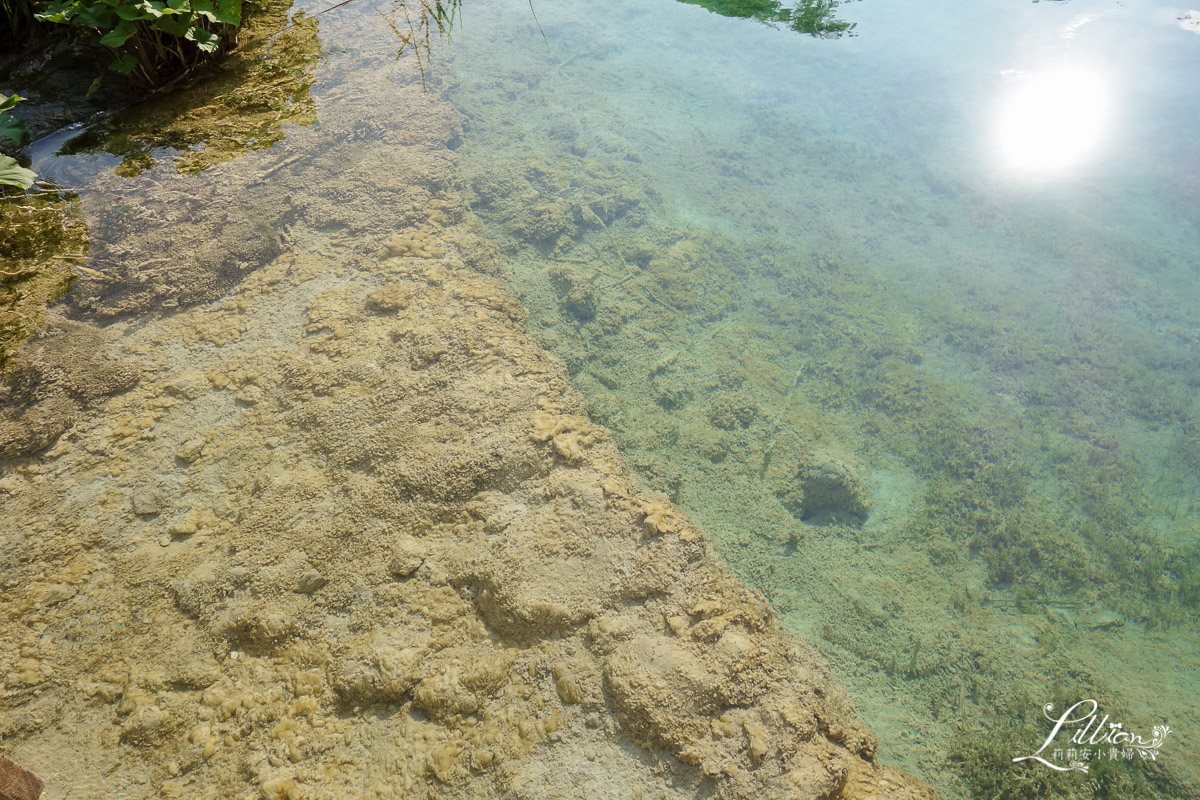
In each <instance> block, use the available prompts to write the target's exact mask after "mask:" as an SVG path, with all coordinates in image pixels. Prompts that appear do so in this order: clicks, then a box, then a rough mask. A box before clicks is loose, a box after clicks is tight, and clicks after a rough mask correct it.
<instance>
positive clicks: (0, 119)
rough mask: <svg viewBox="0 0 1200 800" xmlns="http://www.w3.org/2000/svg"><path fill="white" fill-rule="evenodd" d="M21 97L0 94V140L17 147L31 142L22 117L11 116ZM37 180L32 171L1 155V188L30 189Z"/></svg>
mask: <svg viewBox="0 0 1200 800" xmlns="http://www.w3.org/2000/svg"><path fill="white" fill-rule="evenodd" d="M21 99H22V98H21V97H20V96H19V95H15V94H14V95H3V94H0V138H4V139H8V140H9V141H10V142H13V143H14V144H17V145H23V144H26V143H27V142H28V141H29V131H28V130H26V128H25V123H24V122H23V121H22V120H21V118H20V117H17V116H14V115H12V114H9V113H8V112H9V111H11V110H12V108H13V106H15V105H16V104H17V103H19V102H20V101H21ZM35 180H37V175H36V174H34V172H33V171H32V170H28V169H25V168H24V167H22V166H21V165H20V164H19V163H18V162H17V160H16V159H15V158H13V157H12V156H8V155H4V154H3V153H0V186H15V187H16V188H18V189H28V188H29V187H31V186H33V182H34V181H35Z"/></svg>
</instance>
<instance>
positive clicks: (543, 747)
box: [0, 87, 932, 800]
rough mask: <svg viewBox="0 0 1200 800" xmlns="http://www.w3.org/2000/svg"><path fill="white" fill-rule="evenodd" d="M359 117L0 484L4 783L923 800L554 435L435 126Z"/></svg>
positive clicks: (1, 467)
mask: <svg viewBox="0 0 1200 800" xmlns="http://www.w3.org/2000/svg"><path fill="white" fill-rule="evenodd" d="M386 101H387V102H388V103H390V104H391V105H390V106H389V107H391V108H395V109H397V111H396V113H397V114H399V115H400V118H399V119H398V120H397V121H396V123H397V124H396V127H397V129H398V130H403V131H404V136H403V137H392V140H390V141H389V140H387V139H386V138H379V139H371V140H369V141H366V142H364V143H363V144H361V146H360V147H358V149H354V150H351V151H349V152H350V154H351V155H347V151H343V152H341V153H340V154H334V155H329V156H328V158H331V159H337V160H338V163H339V167H340V169H339V170H338V171H337V172H336V176H337V177H336V180H335V181H329V179H328V178H327V179H326V181H327V182H326V183H324V184H319V183H317V182H316V181H315V180H313V179H312V177H311V175H312V173H310V172H308V171H309V170H314V171H317V172H321V171H322V170H324V174H327V175H328V174H334V173H333V171H330V170H325V169H324V167H325V166H328V165H322V163H321V159H322V158H325V157H326V156H322V155H318V156H316V157H314V158H313V159H312V160H311V161H304V162H298V165H297V166H296V167H295V169H294V170H292V171H280V172H278V173H276V174H277V175H278V180H280V181H281V182H282V185H283V186H284V188H285V190H291V189H295V188H296V187H300V186H308V187H309V189H310V191H309V192H308V193H307V194H305V195H300V194H297V195H296V203H297V205H301V204H303V205H304V206H305V207H306V208H307V209H308V210H307V211H306V213H307V214H309V220H310V222H311V223H312V224H311V225H309V226H308V227H307V228H305V227H304V226H303V225H301V224H300V223H297V225H296V226H295V227H294V229H293V231H292V234H291V239H290V240H289V242H288V246H287V248H286V249H285V251H284V252H283V253H282V254H281V255H279V256H278V257H276V258H273V259H271V260H269V261H268V262H267V263H266V264H265V265H264V266H262V267H261V268H259V269H255V270H252V271H249V272H247V273H246V275H245V276H244V278H243V279H241V280H240V281H239V282H238V283H237V284H236V286H235V287H234V288H233V289H231V290H230V291H229V293H228V294H226V295H225V296H224V297H222V298H221V299H219V300H217V301H215V302H214V303H212V304H209V305H200V306H195V307H192V308H189V309H186V310H180V311H178V312H177V313H174V314H172V315H170V316H164V317H158V318H153V319H143V320H138V321H137V322H136V323H118V324H115V325H112V326H110V329H109V330H108V331H106V334H105V342H106V345H105V346H106V347H108V348H112V349H116V350H119V351H120V353H119V355H118V356H114V360H113V362H112V363H113V364H124V365H136V367H130V366H123V367H113V369H114V370H117V372H119V373H120V374H121V375H125V372H124V371H123V370H127V369H135V368H136V376H135V377H136V381H133V380H128V379H127V378H122V379H121V380H120V381H117V383H118V384H120V385H119V386H117V387H116V388H117V389H120V390H121V391H115V393H114V392H109V391H105V392H99V393H97V392H92V393H91V394H88V395H87V396H88V397H89V398H91V405H90V406H82V405H81V406H80V407H79V408H78V409H77V410H76V411H75V412H74V415H73V416H72V417H71V419H70V424H69V425H64V426H62V431H61V435H60V436H58V438H57V440H56V441H51V442H48V443H47V444H48V445H50V446H49V448H48V449H46V450H44V451H43V452H41V453H40V454H38V455H22V456H19V457H11V458H8V459H7V460H5V461H3V462H0V503H2V504H3V509H4V514H3V515H2V516H0V587H2V590H3V591H2V593H0V620H3V622H2V624H0V742H2V743H3V746H4V749H5V751H6V752H7V753H8V755H10V756H12V757H13V758H15V759H16V760H18V761H20V762H21V763H22V764H24V765H26V766H28V767H30V768H31V769H33V770H34V771H36V772H38V773H39V774H41V775H42V776H43V777H45V778H46V780H47V795H46V796H47V797H64V796H88V797H99V796H105V797H124V796H129V797H137V798H143V797H147V798H148V797H165V798H171V797H187V798H246V799H247V800H249V799H250V798H266V799H267V800H275V799H278V800H282V799H283V798H287V799H288V800H297V799H298V798H304V799H305V800H316V799H317V798H339V799H340V798H385V797H387V798H391V797H441V798H479V797H511V798H557V797H561V798H579V797H589V798H591V797H602V798H634V797H642V798H674V797H681V798H682V797H689V798H693V797H728V798H742V797H744V798H750V797H753V798H836V797H844V798H868V797H878V798H928V797H932V794H931V793H930V792H929V791H928V790H927V789H925V788H924V787H923V786H921V785H919V784H918V783H916V782H915V781H913V780H912V779H910V778H907V777H905V776H903V775H901V774H899V773H897V772H894V771H890V770H887V769H885V768H882V767H880V766H879V765H877V764H876V763H875V760H874V754H875V740H874V738H873V737H872V734H871V733H870V732H869V731H868V730H866V729H865V728H864V727H863V726H862V725H860V724H859V723H858V722H857V721H856V719H855V716H854V711H853V705H852V703H851V701H850V699H849V698H848V697H847V696H846V695H845V693H844V692H843V691H842V690H841V689H840V688H839V687H838V686H836V685H835V684H834V682H833V681H832V679H831V678H830V675H829V671H828V669H827V667H826V665H825V664H824V662H823V661H822V659H821V657H820V656H819V655H818V654H817V653H815V652H814V651H813V650H812V649H811V648H810V647H808V646H807V645H806V644H805V643H804V642H803V641H801V640H799V639H797V638H796V637H795V636H792V635H790V634H788V633H786V632H785V631H784V630H783V629H782V628H781V626H780V625H779V623H778V622H777V621H776V618H775V616H774V615H773V613H772V611H771V610H770V609H769V608H768V607H767V605H766V604H765V602H764V601H763V599H762V598H761V597H760V596H759V595H758V594H756V593H755V592H753V591H751V590H749V589H747V588H746V587H745V586H744V585H742V584H741V583H739V582H738V581H737V580H735V579H734V578H733V577H732V576H731V575H730V574H729V573H728V572H727V571H726V570H725V569H724V568H723V567H721V566H720V565H719V564H718V563H717V562H716V561H715V560H714V558H713V557H712V555H711V554H710V552H709V549H708V545H707V542H706V540H705V537H704V536H703V534H702V532H700V531H698V530H696V529H695V527H694V526H693V525H692V524H691V523H690V522H689V521H688V520H687V518H686V517H684V515H683V514H682V513H681V512H679V510H678V509H676V508H674V507H673V506H672V505H670V504H669V503H668V502H666V501H665V500H662V499H659V498H654V497H649V496H646V495H645V494H643V493H642V492H641V491H640V490H639V489H638V488H637V487H636V485H635V484H634V482H633V480H632V478H631V476H630V473H629V472H628V470H627V468H626V467H625V465H624V463H623V462H622V459H621V456H620V454H619V453H618V452H617V450H616V448H615V446H614V444H613V442H612V440H611V438H610V437H609V435H608V434H607V432H606V431H605V430H604V429H602V428H600V427H598V426H596V425H594V424H592V423H591V422H589V421H588V417H587V412H586V409H585V408H584V405H583V403H582V401H581V399H580V397H579V395H578V394H576V392H575V391H574V389H573V388H572V387H571V386H570V385H569V382H568V379H567V374H566V371H565V368H564V367H563V365H562V363H561V362H559V361H558V360H557V359H555V358H553V357H551V356H550V355H549V354H548V353H546V352H545V351H544V350H543V349H542V348H541V347H540V346H539V345H538V343H537V342H536V341H535V340H534V339H533V338H532V337H531V336H530V335H529V334H528V333H527V332H526V330H525V327H524V322H525V312H524V310H523V308H522V307H521V305H520V304H519V303H518V302H517V301H516V300H515V299H514V298H513V297H512V296H511V295H510V293H509V291H508V289H507V288H506V285H505V282H504V280H503V276H504V267H503V265H502V264H501V263H499V262H498V261H497V259H496V258H495V256H494V252H493V250H492V248H491V247H490V246H489V244H488V243H487V241H485V239H484V238H483V236H482V234H481V230H482V229H481V226H480V224H479V223H478V221H477V220H476V219H475V218H474V217H472V216H471V215H470V214H468V213H467V212H466V211H465V210H464V206H463V203H462V201H461V200H460V199H459V198H458V197H457V196H456V195H454V194H453V193H451V192H449V191H447V190H446V189H445V187H446V186H448V185H451V180H450V178H451V177H452V176H453V171H454V169H455V161H454V157H453V152H452V151H451V150H450V149H448V146H447V145H448V143H450V142H453V141H455V140H456V136H457V134H456V131H457V130H458V129H459V128H458V125H459V122H458V118H457V116H456V115H455V113H454V112H453V110H452V109H451V108H450V107H449V106H447V105H445V104H444V103H442V102H440V101H438V100H437V99H436V95H433V94H426V93H421V91H420V89H418V88H410V89H405V90H397V89H395V88H394V87H391V88H390V91H389V94H388V95H387V97H386ZM324 129H325V131H324V132H323V133H321V134H320V135H329V136H331V137H335V138H336V137H339V136H341V133H340V132H339V131H338V130H337V125H336V120H334V121H330V122H329V123H327V124H325V125H324ZM317 135H318V134H317V133H314V132H308V133H303V134H300V133H297V134H296V136H297V137H298V139H299V140H300V141H303V137H304V136H312V137H316V136H317ZM343 138H344V137H343ZM351 156H352V157H351ZM264 158H265V157H264ZM380 163H387V164H389V165H390V166H391V169H392V170H393V172H392V173H391V175H392V179H393V180H395V181H397V184H396V186H395V187H392V188H391V189H390V190H389V188H388V187H387V186H381V185H378V184H379V182H380V181H381V180H382V179H381V177H380V174H379V171H378V169H377V168H376V167H377V165H378V164H380ZM397 176H398V177H397ZM181 180H182V179H181ZM289 181H290V183H289ZM351 185H358V186H360V187H366V191H367V194H366V195H361V196H357V199H356V198H355V197H352V196H348V195H346V194H345V192H346V191H348V190H347V189H346V188H345V187H347V186H351ZM397 187H398V188H397ZM381 198H383V199H386V200H387V203H384V202H383V199H381ZM356 203H358V204H360V205H363V206H365V207H369V212H370V213H369V218H370V219H371V220H372V222H371V223H370V224H367V223H364V222H363V221H362V220H363V219H366V218H367V216H366V215H359V216H355V215H353V214H352V213H351V212H352V211H353V208H354V205H355V204H356ZM389 204H390V205H389ZM381 207H382V208H385V209H386V211H387V223H388V224H387V225H382V224H381V223H380V222H379V219H380V217H381V214H382V212H381V211H380V209H381ZM339 215H343V216H339ZM316 220H320V221H321V224H320V225H318V224H317V223H316ZM338 220H342V221H343V222H344V224H341V225H339V224H334V223H336V222H337V221H338ZM169 263H171V262H169V261H168V262H164V264H169ZM88 330H94V329H88ZM34 344H35V345H36V343H34ZM29 353H31V354H33V355H34V356H36V352H35V351H34V350H29ZM106 363H108V362H106ZM106 374H107V373H106ZM114 374H116V373H114ZM110 377H111V376H110ZM106 380H107V379H106ZM109 382H110V383H111V381H109ZM64 385H66V384H64ZM104 385H105V386H107V385H108V384H107V383H105V384H104ZM81 391H82V390H81Z"/></svg>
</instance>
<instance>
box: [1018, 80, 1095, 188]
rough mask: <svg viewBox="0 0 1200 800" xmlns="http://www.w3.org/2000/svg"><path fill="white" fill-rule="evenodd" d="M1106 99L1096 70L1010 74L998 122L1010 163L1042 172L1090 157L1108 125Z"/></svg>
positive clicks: (1058, 168)
mask: <svg viewBox="0 0 1200 800" xmlns="http://www.w3.org/2000/svg"><path fill="white" fill-rule="evenodd" d="M1109 106H1110V97H1109V91H1108V87H1107V85H1106V83H1105V81H1104V80H1103V78H1101V76H1100V75H1099V73H1097V72H1095V71H1093V70H1089V69H1082V68H1079V67H1057V68H1054V69H1050V70H1046V71H1043V72H1035V73H1027V74H1020V75H1013V76H1011V85H1010V88H1009V90H1008V92H1007V95H1006V96H1005V97H1004V99H1003V101H1002V103H1001V106H1000V113H999V119H998V123H997V134H998V139H999V146H1000V149H1001V152H1002V153H1003V156H1004V159H1005V161H1006V163H1007V164H1008V166H1009V167H1010V168H1012V169H1013V170H1016V171H1020V172H1024V173H1035V174H1045V173H1052V172H1059V171H1061V170H1064V169H1068V168H1070V167H1074V166H1076V165H1078V164H1081V163H1083V162H1085V161H1087V160H1088V159H1090V158H1093V157H1094V156H1095V155H1096V153H1097V151H1098V150H1099V149H1100V147H1101V146H1102V145H1103V142H1104V138H1105V134H1106V132H1107V129H1108V121H1109Z"/></svg>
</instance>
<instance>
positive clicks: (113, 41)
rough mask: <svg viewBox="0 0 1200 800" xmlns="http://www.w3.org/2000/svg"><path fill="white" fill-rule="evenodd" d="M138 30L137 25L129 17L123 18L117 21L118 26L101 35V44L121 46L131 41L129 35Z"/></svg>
mask: <svg viewBox="0 0 1200 800" xmlns="http://www.w3.org/2000/svg"><path fill="white" fill-rule="evenodd" d="M136 30H137V26H136V25H134V24H133V23H132V22H130V21H129V20H127V19H123V20H121V21H120V22H119V23H117V27H115V28H113V29H112V30H111V31H109V32H108V33H106V34H104V35H103V36H101V37H100V44H102V45H104V46H105V47H120V46H121V45H123V44H125V42H127V41H129V37H130V36H133V34H134V32H135V31H136Z"/></svg>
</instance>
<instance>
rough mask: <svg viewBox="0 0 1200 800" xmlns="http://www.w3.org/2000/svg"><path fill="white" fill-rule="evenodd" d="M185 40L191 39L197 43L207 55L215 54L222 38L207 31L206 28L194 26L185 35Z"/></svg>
mask: <svg viewBox="0 0 1200 800" xmlns="http://www.w3.org/2000/svg"><path fill="white" fill-rule="evenodd" d="M184 38H186V39H190V40H191V41H193V42H195V43H196V47H199V48H200V49H201V50H203V51H204V52H205V53H215V52H217V48H218V47H219V46H220V44H221V37H220V36H217V35H216V34H215V33H213V32H212V31H206V30H204V28H200V27H197V26H192V27H191V28H189V29H188V32H187V33H186V34H185V35H184Z"/></svg>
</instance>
